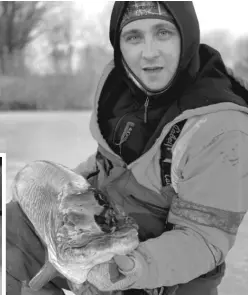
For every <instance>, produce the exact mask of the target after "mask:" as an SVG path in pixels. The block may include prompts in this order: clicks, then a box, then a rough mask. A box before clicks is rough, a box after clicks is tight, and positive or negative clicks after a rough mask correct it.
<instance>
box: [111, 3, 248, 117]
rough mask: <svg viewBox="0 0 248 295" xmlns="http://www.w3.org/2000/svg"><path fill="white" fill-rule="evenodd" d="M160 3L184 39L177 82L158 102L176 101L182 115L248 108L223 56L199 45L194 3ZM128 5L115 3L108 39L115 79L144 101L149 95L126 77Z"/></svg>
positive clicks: (244, 93) (242, 92)
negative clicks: (123, 33)
mask: <svg viewBox="0 0 248 295" xmlns="http://www.w3.org/2000/svg"><path fill="white" fill-rule="evenodd" d="M160 3H162V4H163V5H164V6H165V8H166V9H167V10H168V11H169V13H170V14H171V15H172V16H173V18H174V20H175V21H176V25H177V27H178V30H179V32H180V35H181V56H180V61H179V66H178V69H177V74H176V76H175V77H174V80H173V81H172V83H171V84H170V87H169V88H168V89H167V90H166V91H165V92H164V93H162V94H160V95H158V96H157V97H156V101H157V102H158V103H160V104H168V103H169V104H171V103H173V102H174V101H176V100H177V101H178V104H179V108H180V110H181V112H183V111H185V110H187V109H194V108H198V107H202V106H207V105H210V104H216V103H221V102H233V103H236V104H239V105H241V106H247V100H248V98H247V91H245V92H244V91H243V90H242V88H240V87H239V86H238V85H237V83H236V82H235V80H234V79H233V78H232V77H231V76H230V75H229V73H228V72H227V69H226V67H225V65H224V62H223V60H222V58H221V55H220V53H219V52H218V51H217V50H215V49H213V48H211V47H210V46H208V45H205V44H200V30H199V23H198V19H197V16H196V13H195V9H194V6H193V3H192V2H191V1H179V2H177V1H160ZM127 4H128V1H116V2H115V4H114V6H113V10H112V14H111V20H110V31H109V37H110V42H111V44H112V46H113V48H114V64H115V70H114V71H115V73H114V76H115V77H116V78H115V79H119V78H120V79H121V80H122V82H121V83H123V81H124V83H125V84H126V85H127V86H128V88H129V89H130V91H131V92H132V93H133V94H134V97H143V98H144V97H145V96H146V95H145V94H144V92H143V91H142V90H140V89H139V88H138V86H137V85H136V84H135V83H134V82H133V81H132V80H130V79H129V78H128V77H127V75H126V71H125V69H124V67H123V64H122V55H121V51H120V42H119V41H120V30H119V28H120V24H121V21H122V16H123V14H124V12H125V9H126V7H127ZM117 77H118V78H117ZM112 85H113V84H112ZM115 85H118V87H119V85H120V81H119V83H118V82H117V81H116V83H115ZM119 89H120V87H119ZM245 101H246V102H245Z"/></svg>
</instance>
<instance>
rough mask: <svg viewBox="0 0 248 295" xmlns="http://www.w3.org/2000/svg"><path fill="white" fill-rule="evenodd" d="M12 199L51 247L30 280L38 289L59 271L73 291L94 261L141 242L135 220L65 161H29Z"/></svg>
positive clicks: (35, 288)
mask: <svg viewBox="0 0 248 295" xmlns="http://www.w3.org/2000/svg"><path fill="white" fill-rule="evenodd" d="M13 199H15V200H16V201H17V202H18V203H19V204H20V206H21V208H22V210H23V211H24V213H25V214H26V215H27V217H28V218H29V220H30V221H31V223H32V224H33V226H34V228H35V230H36V232H37V234H38V235H39V237H40V239H41V240H42V242H43V243H44V245H45V247H46V249H47V261H46V263H45V265H44V266H43V267H42V269H41V270H40V272H39V273H38V274H37V275H36V276H35V277H34V278H33V279H32V280H31V281H30V283H29V286H30V287H31V288H32V289H34V290H39V289H40V288H42V287H43V286H44V285H45V284H46V283H47V282H48V281H49V280H52V279H53V278H54V277H55V276H56V275H58V274H60V275H63V276H64V277H65V278H66V279H67V280H68V282H69V285H70V287H71V288H72V289H73V291H75V290H79V289H80V286H82V284H83V283H84V282H85V281H86V280H87V274H88V272H89V270H90V269H91V268H92V267H93V266H95V265H97V264H99V263H103V262H106V261H109V260H111V259H112V257H113V256H114V255H117V254H118V255H125V254H127V253H128V252H130V251H132V250H134V249H135V248H136V247H137V246H138V243H139V241H138V226H137V224H136V223H135V221H134V220H133V219H132V218H131V217H128V216H127V215H126V214H125V213H124V211H123V210H122V209H121V208H120V207H119V206H118V205H116V204H114V203H113V202H110V201H109V200H108V199H107V197H106V196H104V195H103V194H102V193H100V192H99V191H98V190H96V189H95V188H93V187H92V186H91V185H90V184H89V183H88V182H87V181H86V179H85V178H84V177H82V176H81V175H78V174H76V173H75V172H73V171H72V170H70V169H68V168H67V167H65V166H63V165H60V164H56V163H53V162H48V161H35V162H33V163H31V164H29V165H26V166H25V167H24V168H23V169H22V170H21V171H20V172H19V173H18V174H17V175H16V177H15V179H14V183H13ZM86 284H87V282H86Z"/></svg>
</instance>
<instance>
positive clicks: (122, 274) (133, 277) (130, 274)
mask: <svg viewBox="0 0 248 295" xmlns="http://www.w3.org/2000/svg"><path fill="white" fill-rule="evenodd" d="M141 276H142V264H141V263H140V261H138V260H137V259H136V258H135V259H134V258H133V257H132V258H130V257H128V256H125V255H117V256H115V257H114V258H113V259H112V260H111V261H110V262H105V263H101V264H99V265H96V266H94V267H93V268H92V269H91V270H90V272H89V274H88V277H87V280H88V281H89V282H90V283H91V284H92V285H94V286H96V288H98V289H99V290H101V291H114V290H126V289H129V288H130V287H131V285H132V284H133V283H135V282H136V281H137V280H138V279H139V278H140V277H141Z"/></svg>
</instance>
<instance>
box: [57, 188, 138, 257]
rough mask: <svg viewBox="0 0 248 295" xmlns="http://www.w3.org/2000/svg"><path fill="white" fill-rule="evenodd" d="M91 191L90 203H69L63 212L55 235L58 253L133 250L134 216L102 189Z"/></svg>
mask: <svg viewBox="0 0 248 295" xmlns="http://www.w3.org/2000/svg"><path fill="white" fill-rule="evenodd" d="M88 193H89V195H90V196H91V199H89V201H88V203H83V206H79V204H77V206H67V208H66V210H62V211H63V213H62V214H60V222H59V226H58V228H57V231H56V235H55V237H54V238H55V244H56V246H57V247H56V248H57V250H58V253H60V255H59V256H60V257H61V258H62V257H63V258H65V257H67V259H74V258H75V259H77V258H76V257H79V256H84V257H86V256H87V253H92V252H95V253H101V252H107V251H108V250H109V249H117V248H120V249H122V250H123V251H124V252H125V249H126V250H128V249H130V250H132V249H133V248H134V247H136V246H137V244H138V225H137V224H136V223H135V221H134V219H133V218H132V217H130V216H127V215H126V214H125V212H124V211H123V210H122V208H121V207H119V206H118V205H116V204H115V203H112V202H110V201H109V200H107V198H106V197H105V196H104V195H103V194H102V193H100V192H99V191H97V190H95V189H90V190H89V191H88ZM93 199H94V201H95V203H94V202H93ZM74 203H75V200H74ZM89 204H90V206H88V205H89ZM87 206H88V208H86V210H84V209H85V207H87ZM82 207H84V208H83V209H82ZM87 209H88V210H87ZM88 256H90V254H89V255H88Z"/></svg>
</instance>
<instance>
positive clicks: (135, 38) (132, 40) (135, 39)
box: [126, 36, 140, 42]
mask: <svg viewBox="0 0 248 295" xmlns="http://www.w3.org/2000/svg"><path fill="white" fill-rule="evenodd" d="M139 39H140V37H139V36H128V37H127V39H126V41H128V42H136V41H138V40H139Z"/></svg>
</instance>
